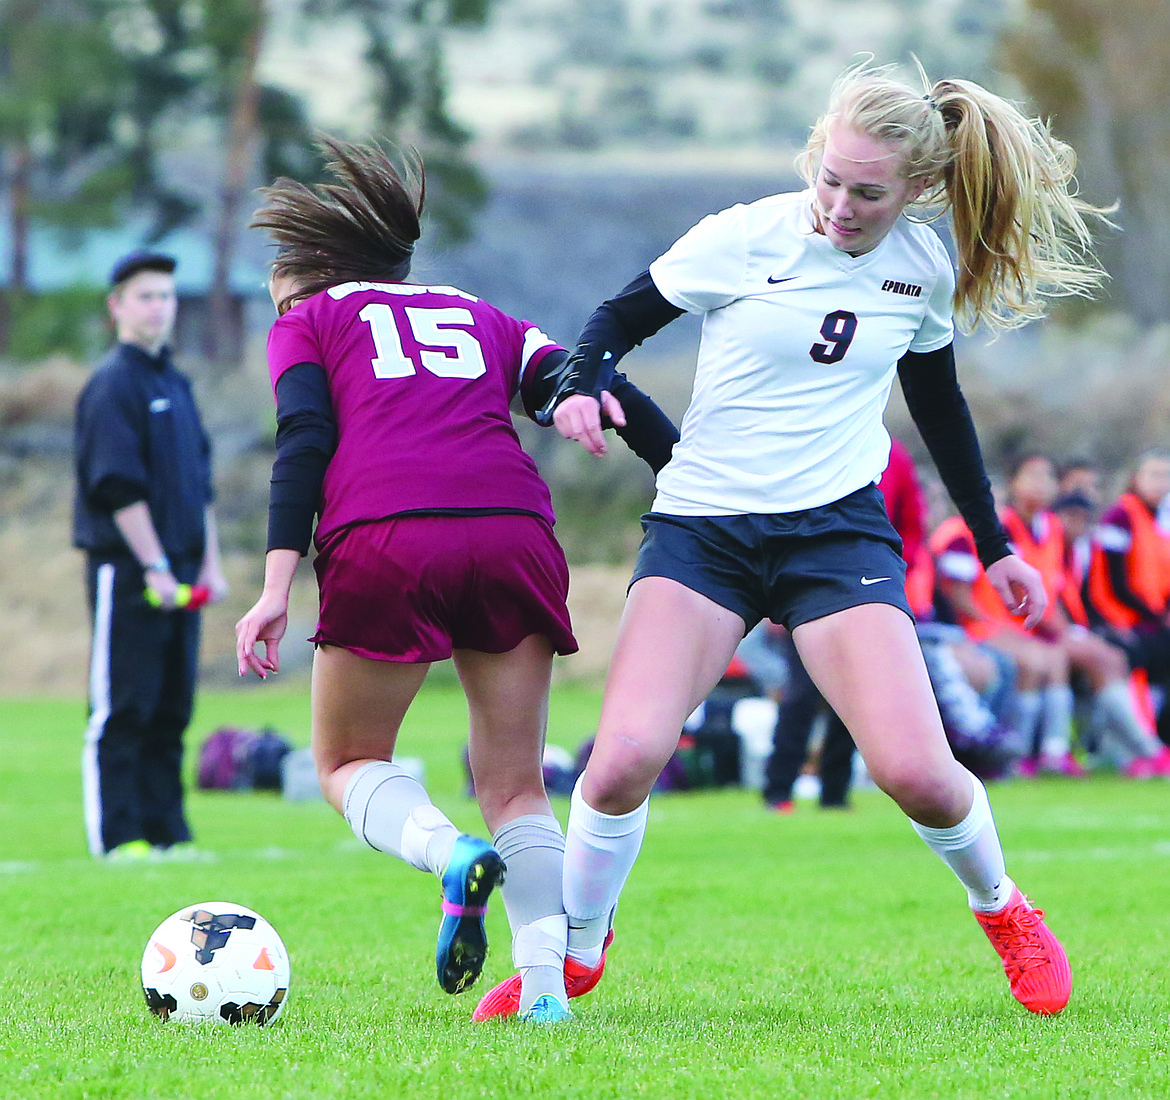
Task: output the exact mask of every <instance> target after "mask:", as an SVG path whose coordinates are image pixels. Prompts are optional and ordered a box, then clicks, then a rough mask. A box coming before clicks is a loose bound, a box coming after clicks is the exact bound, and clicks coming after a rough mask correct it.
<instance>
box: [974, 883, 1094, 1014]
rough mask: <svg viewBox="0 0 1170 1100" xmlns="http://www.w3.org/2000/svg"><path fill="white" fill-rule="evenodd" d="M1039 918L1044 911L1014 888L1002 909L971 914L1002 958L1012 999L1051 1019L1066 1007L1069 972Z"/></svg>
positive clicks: (1070, 981) (1061, 955) (1054, 941)
mask: <svg viewBox="0 0 1170 1100" xmlns="http://www.w3.org/2000/svg"><path fill="white" fill-rule="evenodd" d="M1043 918H1044V911H1043V910H1042V909H1033V908H1032V906H1031V905H1030V904H1029V902H1028V899H1027V898H1025V897H1024V895H1023V894H1021V893H1020V891H1019V888H1018V887H1017V888H1016V889H1014V890H1013V891H1012V897H1011V900H1010V901H1009V902H1008V903H1007V906H1006V908H1004V909H1001V910H1000V911H999V912H998V913H976V914H975V919H976V920H977V921H978V922H979V924H980V925H981V926H982V928H983V931H984V932H986V933H987V938H988V939H989V940H991V945H992V947H994V948H995V950H996V951H997V952H998V953H999V957H1000V958H1001V959H1003V969H1004V973H1005V974H1007V976H1008V981H1009V982H1010V983H1011V990H1012V996H1013V997H1015V999H1016V1000H1017V1001H1019V1002H1020V1004H1022V1005H1023V1006H1024V1007H1025V1008H1026V1009H1027V1010H1028V1011H1029V1012H1035V1013H1037V1014H1039V1015H1040V1016H1055V1015H1056V1014H1057V1013H1058V1012H1060V1010H1061V1009H1063V1008H1064V1006H1065V1005H1066V1004H1068V998H1069V994H1070V993H1071V992H1072V970H1071V969H1070V968H1069V965H1068V956H1067V955H1066V954H1065V953H1064V948H1063V947H1061V946H1060V941H1059V940H1058V939H1057V938H1056V937H1055V936H1054V935H1053V934H1052V933H1051V932H1050V931H1049V930H1048V927H1047V926H1046V925H1045V923H1044V919H1043Z"/></svg>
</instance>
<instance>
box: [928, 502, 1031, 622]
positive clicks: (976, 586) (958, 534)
mask: <svg viewBox="0 0 1170 1100" xmlns="http://www.w3.org/2000/svg"><path fill="white" fill-rule="evenodd" d="M956 539H962V540H963V542H965V543H966V545H967V548H968V550H969V551H970V553H971V556H972V557H973V558H975V559H976V561H978V555H977V554H976V552H975V536H974V535H972V534H971V531H970V529H969V528H968V527H967V525H966V524H965V523H964V522H963V519H962V517H961V516H951V517H950V519H945V520H943V521H942V523H940V524H939V525H938V527H936V528H935V531H934V534H933V535H931V536H930V550H931V553H932V554H933V555H934V557H935V560H936V561H937V560H938V557H939V555H940V554H942V553H943V552H944V551H945V550H946V548H947V547H948V546H950V544H951V543H952V542H954V541H955V540H956ZM971 598H972V600H973V601H974V602H975V604H976V606H977V607H978V608H979V611H980V615H979V617H978V618H970V617H969V616H966V615H964V614H963V613H962V612H961V611H960V610H959V609H958V608H955V614H956V615H957V616H958V617H959V625H960V626H961V627H962V628H963V629H964V630H965V631H967V633H968V635H970V636H971V637H972V638H974V639H975V640H976V641H983V640H985V639H987V638H990V637H991V636H992V635H993V634H997V633H999V631H1000V630H1002V629H1003V628H1004V627H1005V626H1006V627H1010V628H1011V629H1013V630H1022V629H1023V628H1022V627H1021V626H1020V620H1019V619H1017V618H1016V617H1015V616H1014V615H1013V614H1012V613H1011V612H1010V611H1009V610H1008V609H1007V608H1006V607H1005V606H1004V602H1003V600H1001V599H1000V598H999V593H998V592H996V590H995V586H994V585H993V584H992V583H991V581H989V580H988V579H987V573H986V572H985V571H984V569H983V566H982V565H980V566H979V573H978V575H977V576H976V577H975V580H974V581H973V582H972V584H971Z"/></svg>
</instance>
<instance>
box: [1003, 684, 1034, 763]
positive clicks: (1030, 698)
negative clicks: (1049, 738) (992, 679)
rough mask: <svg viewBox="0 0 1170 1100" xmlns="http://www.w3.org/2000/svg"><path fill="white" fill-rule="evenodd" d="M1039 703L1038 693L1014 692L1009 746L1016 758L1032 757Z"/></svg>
mask: <svg viewBox="0 0 1170 1100" xmlns="http://www.w3.org/2000/svg"><path fill="white" fill-rule="evenodd" d="M1041 702H1042V700H1041V698H1040V692H1038V691H1017V692H1016V697H1015V702H1014V704H1013V706H1012V716H1011V721H1010V723H1009V724H1010V726H1011V728H1012V731H1013V734H1014V736H1013V737H1012V740H1011V744H1012V747H1013V749H1014V750H1015V752H1016V754H1017V755H1018V756H1031V755H1032V741H1033V739H1034V738H1035V736H1036V725H1037V723H1038V722H1039V721H1040V705H1041Z"/></svg>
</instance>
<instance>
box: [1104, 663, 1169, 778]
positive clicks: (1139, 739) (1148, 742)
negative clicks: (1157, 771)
mask: <svg viewBox="0 0 1170 1100" xmlns="http://www.w3.org/2000/svg"><path fill="white" fill-rule="evenodd" d="M1095 706H1096V709H1097V712H1098V713H1099V714H1100V715H1101V717H1102V718H1103V719H1104V722H1105V724H1106V725H1107V726H1108V727H1109V729H1110V731H1111V732H1112V733H1113V734H1114V736H1115V737H1116V739H1117V740H1118V741H1120V742H1121V744H1122V745H1123V746H1124V747H1125V749H1126V750H1127V751H1129V752H1130V753H1132V754H1133V755H1134V756H1144V757H1146V758H1147V759H1152V758H1153V757H1155V756H1157V755H1158V753H1160V752H1161V751H1162V743H1161V742H1160V741H1159V740H1158V739H1157V737H1155V736H1154V735H1153V734H1152V733H1151V732H1150V731H1149V730H1148V729H1146V727H1145V726H1144V725H1142V720H1141V719H1140V718H1139V717H1138V715H1137V708H1136V707H1135V706H1134V704H1133V696H1132V695H1131V694H1130V692H1129V685H1128V684H1126V683H1125V682H1124V681H1123V680H1114V681H1113V683H1111V684H1106V685H1105V686H1104V687H1103V688H1102V689H1101V690H1100V691H1099V692H1097V697H1096V700H1095Z"/></svg>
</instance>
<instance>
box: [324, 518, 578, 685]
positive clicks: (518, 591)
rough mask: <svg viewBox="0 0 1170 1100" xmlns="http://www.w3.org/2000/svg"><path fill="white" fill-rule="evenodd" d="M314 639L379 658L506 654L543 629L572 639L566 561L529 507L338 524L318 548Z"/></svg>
mask: <svg viewBox="0 0 1170 1100" xmlns="http://www.w3.org/2000/svg"><path fill="white" fill-rule="evenodd" d="M315 568H316V570H317V584H318V587H319V589H320V592H321V615H320V619H319V621H318V623H317V633H316V634H315V635H314V636H313V638H312V641H314V642H318V643H320V644H322V645H336V646H341V647H342V648H343V649H348V650H351V651H352V652H354V653H357V654H358V655H359V656H362V657H369V658H372V659H373V660H376V661H403V662H407V663H417V664H421V663H424V662H430V661H442V660H446V659H447V658H448V657H450V656H451V650H452V649H475V650H478V651H480V652H481V653H507V652H508V651H509V650H512V649H515V648H516V646H518V645H519V644H520V643H521V642H522V641H523V640H524V639H525V638H527V637H528V636H529V635H530V634H543V635H544V636H545V637H546V638H548V640H549V641H550V642H551V643H552V646H553V649H554V650H555V651H556V652H557V653H560V654H566V653H575V652H576V651H577V640H576V638H574V637H573V631H572V626H571V624H570V622H569V610H568V608H567V607H566V606H565V597H566V595H567V594H568V591H569V567H568V565H567V564H566V562H565V554H564V551H563V550H562V549H561V547H560V544H559V543H558V542H557V540H556V538H555V537H554V536H553V533H552V531H551V529H550V528H549V526H548V524H546V523H545V522H544V521H543V520H539V519H537V518H536V517H535V516H525V515H490V516H429V515H410V516H397V517H392V518H390V519H385V520H379V521H378V522H376V523H362V524H358V525H356V526H353V527H347V528H343V529H342V530H341V531H338V532H337V533H336V534H335V535H332V536H331V537H330V538H329V540H328V541H327V542H326V544H325V545H324V546H323V547H322V548H321V550H320V552H319V553H318V554H317V559H316V563H315Z"/></svg>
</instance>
